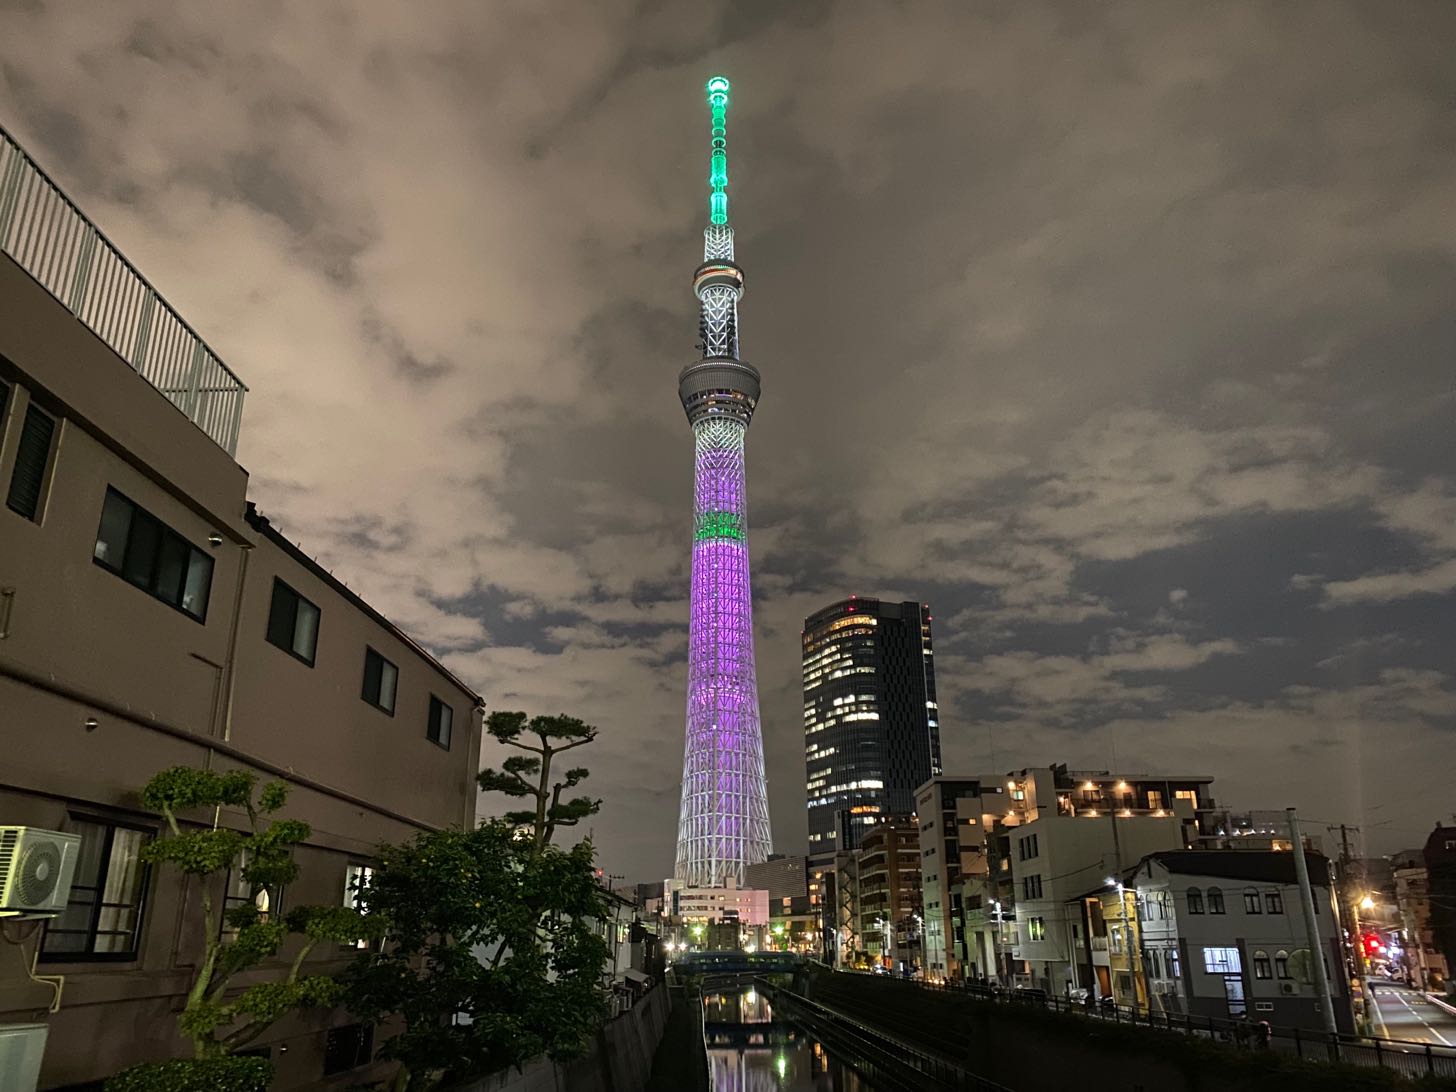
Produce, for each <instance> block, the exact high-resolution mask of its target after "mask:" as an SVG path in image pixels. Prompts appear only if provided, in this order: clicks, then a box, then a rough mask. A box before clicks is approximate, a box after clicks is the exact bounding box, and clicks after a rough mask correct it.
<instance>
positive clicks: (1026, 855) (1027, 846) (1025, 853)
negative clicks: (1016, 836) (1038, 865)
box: [1017, 834, 1041, 861]
mask: <svg viewBox="0 0 1456 1092" xmlns="http://www.w3.org/2000/svg"><path fill="white" fill-rule="evenodd" d="M1017 845H1018V846H1019V847H1020V849H1019V852H1020V854H1021V859H1022V860H1023V861H1029V860H1032V859H1033V858H1035V857H1036V856H1037V855H1038V854H1040V852H1041V850H1040V849H1039V848H1038V847H1037V844H1036V835H1035V834H1028V835H1027V836H1026V837H1025V838H1023V839H1021V841H1020V842H1018V843H1017Z"/></svg>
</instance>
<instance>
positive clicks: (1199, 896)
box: [1188, 887, 1203, 914]
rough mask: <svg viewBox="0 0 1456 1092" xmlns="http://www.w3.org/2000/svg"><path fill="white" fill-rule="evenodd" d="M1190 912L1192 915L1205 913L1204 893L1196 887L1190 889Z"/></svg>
mask: <svg viewBox="0 0 1456 1092" xmlns="http://www.w3.org/2000/svg"><path fill="white" fill-rule="evenodd" d="M1188 912H1189V913H1190V914H1201V913H1203V892H1202V891H1200V890H1199V889H1198V888H1196V887H1190V888H1189V889H1188Z"/></svg>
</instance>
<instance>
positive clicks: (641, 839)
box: [0, 0, 1456, 879]
mask: <svg viewBox="0 0 1456 1092" xmlns="http://www.w3.org/2000/svg"><path fill="white" fill-rule="evenodd" d="M1453 41H1456V5H1452V4H1451V3H1449V0H1404V2H1402V3H1398V4H1397V3H1378V2H1373V0H1363V2H1339V0H1295V2H1289V3H1279V4H1274V3H1266V2H1258V3H1243V2H1228V3H1219V4H1208V3H1206V2H1202V0H1190V2H1179V0H1155V2H1154V0H1150V2H1147V3H1130V2H1107V3H1099V4H1088V3H1085V2H1083V0H1066V2H1063V3H1040V2H1029V0H1017V2H1015V3H1011V2H1006V0H1000V2H984V3H967V2H948V3H944V4H934V3H918V2H908V3H881V4H866V3H853V2H849V0H845V2H841V3H829V2H824V3H816V2H796V3H791V4H790V3H781V4H770V3H738V4H732V3H723V4H713V5H709V4H686V3H667V2H658V3H650V2H649V3H639V4H631V3H620V2H610V0H590V2H580V3H558V2H544V0H523V2H519V3H507V2H504V0H491V2H488V3H469V4H465V3H462V4H455V5H450V4H429V5H418V4H411V5H405V4H390V5H387V4H381V3H376V4H367V5H364V4H350V3H324V2H313V0H310V2H309V3H303V2H301V0H299V2H295V3H270V2H254V3H249V4H220V3H218V4H211V3H188V4H180V3H178V4H168V3H145V2H131V0H128V2H126V3H121V2H118V3H111V4H105V5H97V4H75V3H52V2H49V0H20V2H16V0H0V123H3V124H4V125H5V126H6V127H7V128H8V129H10V130H11V131H12V132H13V133H14V134H15V135H16V137H17V138H18V139H19V140H20V141H21V142H22V143H23V144H24V145H26V147H27V148H28V149H29V150H30V151H31V153H32V154H33V155H35V156H36V157H37V159H39V160H40V161H41V162H42V164H44V165H45V166H47V168H48V169H49V170H50V171H51V172H52V173H53V174H54V175H55V176H56V177H57V179H58V180H59V181H60V182H61V183H62V185H64V186H65V187H66V188H67V189H68V190H69V191H70V192H71V194H72V195H73V196H74V197H75V198H76V199H77V200H78V202H79V203H80V204H81V205H82V206H83V207H84V208H85V209H86V210H87V211H88V212H89V213H90V214H91V216H92V217H93V218H94V219H95V220H97V221H98V222H99V223H100V224H101V225H102V227H103V229H104V230H105V231H106V232H107V233H108V234H109V235H110V236H111V237H112V238H113V239H114V240H115V241H116V242H117V243H118V245H119V246H120V247H121V248H122V249H123V250H124V251H125V252H126V253H127V254H128V255H129V256H130V257H131V258H132V259H133V260H134V261H135V262H136V263H137V264H138V265H139V266H140V268H141V269H143V270H144V271H145V272H146V273H147V275H148V276H149V277H150V278H151V279H152V280H153V281H154V282H155V283H156V284H157V285H158V287H159V288H160V289H161V290H162V291H163V293H164V294H165V295H167V296H168V297H169V298H170V299H171V300H172V301H173V302H174V303H175V304H176V305H177V306H178V308H179V309H180V310H181V312H182V313H183V314H184V315H185V316H187V317H188V318H189V320H190V321H191V322H192V323H193V324H194V325H195V326H196V327H197V328H198V329H199V330H200V331H201V332H202V333H203V335H204V336H205V337H206V338H207V339H208V340H209V341H210V342H211V343H212V344H213V345H214V346H215V347H216V348H217V349H218V350H219V351H220V352H221V353H222V355H223V356H224V358H225V359H226V360H227V361H228V362H229V363H230V364H231V365H232V367H233V368H234V369H235V370H236V371H237V372H238V373H239V374H241V375H242V376H243V378H244V379H245V380H246V382H248V384H249V385H250V387H251V388H252V393H251V394H250V395H249V400H248V403H247V412H246V415H245V417H244V421H243V439H242V443H241V447H240V450H239V460H240V461H241V462H242V463H243V464H244V465H245V466H246V467H247V468H248V470H249V471H250V472H251V481H252V485H251V489H252V495H253V497H254V499H255V500H256V501H257V502H258V504H259V506H260V507H261V508H262V509H263V510H264V511H265V512H267V513H268V514H270V515H271V516H272V517H273V518H274V520H275V522H277V523H278V524H280V525H281V526H282V527H283V529H284V531H285V532H286V533H287V534H288V535H289V536H290V537H292V538H295V539H298V540H300V541H301V542H302V543H303V545H304V546H305V547H306V548H307V549H309V550H310V551H311V552H313V553H315V554H316V555H317V556H318V557H319V558H320V559H321V560H323V561H324V562H325V563H327V564H328V565H330V566H331V567H332V568H333V569H334V570H335V571H336V572H337V573H338V574H340V575H341V576H343V577H344V578H345V579H347V580H348V582H349V583H350V585H351V586H353V587H355V588H356V589H360V590H362V591H363V593H364V594H365V595H366V596H367V597H368V598H370V599H371V600H372V601H373V602H375V603H376V604H378V605H379V606H380V607H381V609H383V610H384V611H385V612H386V613H387V614H389V615H390V616H391V617H392V618H394V619H395V620H396V621H397V622H398V623H400V624H401V625H402V626H404V627H405V628H406V629H408V630H410V631H412V632H414V633H416V634H418V635H419V636H420V637H421V639H422V640H423V641H424V642H425V643H426V644H428V645H429V646H430V647H431V648H433V649H434V650H435V651H437V653H438V654H439V655H440V656H441V657H442V658H443V659H444V660H445V661H446V662H447V663H448V664H449V665H450V666H451V667H452V668H453V669H454V670H456V671H457V672H459V673H460V674H461V675H462V676H464V677H465V678H466V679H468V680H470V681H471V682H472V683H473V684H474V685H475V686H476V687H477V688H478V689H479V690H480V691H481V692H482V693H483V694H485V695H486V696H487V698H488V701H489V704H490V707H491V708H496V709H500V708H505V709H514V708H520V709H526V710H530V711H532V712H556V711H564V712H570V713H574V714H577V715H580V716H582V717H585V718H587V719H589V720H591V721H594V722H595V723H597V724H599V725H600V726H601V729H602V735H601V741H600V743H599V744H598V745H597V746H596V747H595V754H594V755H592V757H591V759H590V764H591V765H592V767H593V778H592V782H591V783H590V784H591V785H592V786H593V787H594V788H595V790H596V791H597V792H598V793H599V794H600V795H602V796H603V797H604V798H605V807H604V809H603V811H602V814H601V815H600V816H599V817H598V819H597V821H596V827H595V832H596V838H597V841H598V843H599V845H600V848H601V852H602V856H603V858H604V862H605V864H606V865H607V866H608V867H609V868H610V869H611V870H612V871H614V872H619V873H623V874H626V875H628V876H630V877H632V878H643V879H646V878H653V877H660V876H662V875H665V874H667V873H668V872H669V871H670V869H671V865H672V855H673V843H674V838H675V830H676V812H677V797H678V787H679V777H680V768H681V752H682V705H683V684H684V650H685V643H686V616H687V603H686V594H687V567H686V561H687V557H688V544H689V537H690V528H691V518H690V506H691V477H690V474H691V466H690V458H691V437H690V434H689V431H688V427H687V424H686V421H685V419H684V418H683V414H682V410H681V408H680V407H679V406H678V404H677V401H676V392H675V377H676V374H677V371H678V369H679V368H680V367H681V366H682V365H683V364H684V363H686V362H687V361H689V360H690V359H693V357H694V355H695V354H694V349H693V345H694V342H695V341H696V301H695V300H694V299H693V297H692V294H691V289H690V285H689V278H690V274H691V273H692V270H693V268H694V266H695V265H696V264H697V262H698V260H699V257H700V249H701V227H702V223H703V220H704V214H705V195H706V184H705V176H706V171H707V136H708V134H707V114H706V107H705V105H704V102H703V95H702V86H703V82H704V80H705V79H706V78H707V77H708V76H709V75H712V74H714V73H717V72H722V73H724V74H726V75H728V76H730V77H731V78H732V80H733V82H734V88H735V95H734V101H733V106H732V109H731V111H730V115H729V147H730V163H731V172H732V192H733V216H734V222H735V225H736V228H737V232H738V253H739V260H740V262H741V263H742V264H743V265H744V266H745V268H746V269H747V272H748V293H747V296H746V298H745V300H744V304H743V308H742V323H743V350H744V356H745V357H746V358H747V359H749V360H751V361H752V362H753V363H755V364H756V365H757V366H758V367H759V368H760V369H761V370H762V372H763V376H764V392H765V393H764V399H763V401H762V403H761V404H760V408H759V412H758V414H757V416H756V417H755V418H754V423H753V428H752V431H751V433H750V436H749V496H750V520H751V524H752V549H753V562H754V566H755V571H754V580H755V592H756V602H757V625H758V631H757V641H758V657H759V680H760V687H761V691H762V703H763V716H764V732H765V737H766V745H767V752H768V759H769V776H770V793H771V798H772V805H773V821H774V829H775V836H776V843H777V847H778V848H779V849H781V850H784V851H788V852H794V851H798V850H801V849H802V847H803V840H804V819H803V814H804V803H803V802H804V793H803V781H804V778H803V735H802V728H801V715H800V697H799V683H798V670H799V649H798V641H799V631H800V627H801V622H802V619H803V618H804V616H805V615H806V614H807V613H809V612H810V611H812V610H813V609H815V608H817V607H819V606H821V605H824V604H825V603H827V602H829V601H831V600H833V599H835V598H839V597H842V596H843V595H845V594H848V593H850V592H856V593H858V594H861V595H876V594H878V595H881V596H886V597H894V598H916V599H920V600H923V601H925V602H928V603H930V604H931V606H932V608H933V610H934V613H935V628H936V632H935V637H936V643H937V657H936V661H937V666H938V682H939V687H940V696H941V702H942V723H943V726H944V727H943V729H942V738H943V741H944V747H945V753H946V763H947V767H948V769H949V770H950V771H952V772H972V771H975V772H981V771H986V772H994V771H1003V772H1004V771H1006V770H1008V769H1011V768H1015V767H1021V766H1025V765H1031V764H1045V763H1048V762H1053V761H1066V762H1069V763H1072V764H1073V765H1074V766H1082V767H1093V768H1108V767H1117V768H1120V769H1124V770H1127V769H1136V770H1149V771H1157V772H1163V771H1170V772H1171V771H1179V770H1188V771H1193V772H1200V773H1202V772H1206V773H1209V774H1212V775H1214V776H1215V777H1216V778H1217V781H1216V783H1215V791H1216V795H1217V796H1218V797H1219V799H1220V800H1221V801H1223V802H1226V803H1230V804H1235V805H1241V806H1252V807H1284V806H1287V805H1290V804H1295V805H1298V806H1300V807H1301V808H1302V809H1304V810H1305V812H1306V814H1307V815H1309V816H1310V817H1311V818H1312V819H1314V820H1316V821H1317V822H1318V823H1319V824H1320V825H1322V824H1323V823H1325V822H1341V821H1344V822H1350V823H1357V824H1361V825H1362V826H1364V828H1365V830H1366V832H1367V843H1368V846H1369V848H1370V849H1371V850H1372V851H1388V850H1392V849H1395V848H1398V847H1399V846H1401V845H1407V844H1413V843H1417V842H1418V841H1420V840H1421V839H1422V837H1423V834H1424V831H1425V830H1427V829H1428V828H1429V826H1430V825H1431V823H1432V822H1433V821H1434V820H1436V819H1437V818H1440V817H1442V816H1445V817H1447V818H1449V817H1450V814H1451V812H1452V811H1453V809H1456V787H1453V786H1456V679H1453V676H1456V662H1453V647H1456V428H1453V425H1456V380H1453V374H1456V373H1453V358H1456V308H1453V306H1452V302H1453V300H1456V61H1453V60H1452V56H1451V43H1452V42H1453Z"/></svg>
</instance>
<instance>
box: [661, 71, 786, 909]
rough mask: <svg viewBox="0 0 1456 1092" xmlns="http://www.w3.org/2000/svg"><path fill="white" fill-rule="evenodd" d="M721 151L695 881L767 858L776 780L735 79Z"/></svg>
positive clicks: (693, 678) (704, 495) (708, 375)
mask: <svg viewBox="0 0 1456 1092" xmlns="http://www.w3.org/2000/svg"><path fill="white" fill-rule="evenodd" d="M708 106H709V108H710V110H711V111H712V118H713V122H712V152H711V155H710V159H709V162H710V169H709V176H708V183H709V187H710V193H709V197H708V214H709V215H708V226H707V228H706V229H705V230H704V232H703V264H702V265H700V266H698V270H697V272H696V273H695V274H693V291H694V292H695V293H696V295H697V297H698V301H699V304H700V307H701V311H700V316H701V317H700V319H699V328H698V332H699V335H700V337H701V340H702V344H701V346H700V348H701V349H702V353H703V357H702V359H701V360H697V361H694V362H693V363H692V364H689V365H688V366H687V367H686V368H684V369H683V370H682V373H681V374H680V375H679V376H678V395H679V396H680V397H681V398H682V404H683V409H684V410H686V411H687V415H688V421H689V423H690V424H691V425H692V428H693V443H694V460H693V467H694V471H695V477H694V480H693V577H692V581H693V582H692V607H691V611H692V613H691V617H690V618H689V621H688V703H687V742H686V746H685V747H684V752H683V783H682V813H681V818H680V819H679V822H678V830H677V867H676V869H675V872H674V878H675V879H676V880H678V881H680V882H681V883H683V884H685V885H687V886H688V887H723V886H725V882H726V881H727V880H729V879H732V880H734V881H736V882H737V883H738V884H739V885H742V883H743V870H744V867H745V866H746V865H750V864H756V863H757V862H759V861H763V860H767V859H768V855H769V850H770V848H771V840H770V837H769V828H768V785H767V780H766V779H765V777H764V772H763V734H762V732H761V730H760V728H759V721H758V679H757V677H756V675H755V673H754V668H753V596H752V594H751V592H750V591H749V585H748V498H747V490H746V487H745V481H744V468H743V441H744V438H745V437H746V436H747V434H748V424H749V421H750V420H751V419H752V418H753V407H754V406H755V405H756V404H757V402H758V393H759V376H758V369H756V368H754V367H753V366H752V365H751V364H746V363H744V362H743V361H741V360H739V359H738V301H739V300H740V299H741V298H742V297H743V270H742V269H740V268H739V267H738V266H737V264H736V263H735V262H734V261H733V229H732V228H731V227H729V226H728V132H727V128H726V125H727V116H728V81H727V80H726V79H724V78H723V77H722V76H714V77H713V78H712V79H711V80H709V81H708Z"/></svg>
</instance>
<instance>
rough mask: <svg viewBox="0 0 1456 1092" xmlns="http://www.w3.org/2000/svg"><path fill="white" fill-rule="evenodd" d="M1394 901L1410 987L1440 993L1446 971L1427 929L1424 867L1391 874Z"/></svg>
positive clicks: (1428, 901) (1428, 896)
mask: <svg viewBox="0 0 1456 1092" xmlns="http://www.w3.org/2000/svg"><path fill="white" fill-rule="evenodd" d="M1395 901H1396V906H1397V908H1398V909H1399V912H1400V925H1401V933H1402V935H1403V938H1404V941H1405V951H1406V971H1407V973H1408V974H1409V975H1410V977H1411V984H1412V985H1414V986H1415V987H1416V988H1417V989H1430V990H1439V989H1441V988H1442V987H1443V986H1444V985H1445V984H1446V981H1447V980H1448V979H1449V978H1450V970H1449V968H1448V967H1447V964H1446V957H1445V955H1443V954H1442V952H1441V950H1440V949H1439V948H1437V947H1436V939H1435V933H1434V932H1433V931H1432V929H1431V893H1430V882H1429V877H1428V874H1427V872H1426V869H1425V867H1424V866H1418V867H1408V868H1397V869H1396V870H1395Z"/></svg>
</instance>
